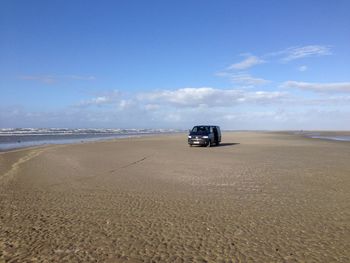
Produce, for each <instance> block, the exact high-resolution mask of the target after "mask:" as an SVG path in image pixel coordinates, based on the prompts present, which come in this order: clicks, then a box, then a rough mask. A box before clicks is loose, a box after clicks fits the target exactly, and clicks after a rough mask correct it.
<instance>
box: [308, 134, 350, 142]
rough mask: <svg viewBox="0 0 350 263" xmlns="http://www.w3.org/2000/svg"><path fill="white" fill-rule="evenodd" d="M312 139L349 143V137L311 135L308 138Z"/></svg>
mask: <svg viewBox="0 0 350 263" xmlns="http://www.w3.org/2000/svg"><path fill="white" fill-rule="evenodd" d="M309 137H311V138H314V139H323V140H333V141H345V142H350V136H346V135H342V136H339V135H338V136H322V135H312V136H309Z"/></svg>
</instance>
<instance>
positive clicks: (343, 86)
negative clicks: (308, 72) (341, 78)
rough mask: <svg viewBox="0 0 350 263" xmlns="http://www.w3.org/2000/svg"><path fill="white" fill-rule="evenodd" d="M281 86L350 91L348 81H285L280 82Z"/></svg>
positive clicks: (319, 90) (318, 90)
mask: <svg viewBox="0 0 350 263" xmlns="http://www.w3.org/2000/svg"><path fill="white" fill-rule="evenodd" d="M282 87H284V88H297V89H301V90H310V91H316V92H350V82H333V83H313V82H299V81H286V82H284V83H283V84H282Z"/></svg>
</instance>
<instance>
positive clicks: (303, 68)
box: [298, 65, 307, 72]
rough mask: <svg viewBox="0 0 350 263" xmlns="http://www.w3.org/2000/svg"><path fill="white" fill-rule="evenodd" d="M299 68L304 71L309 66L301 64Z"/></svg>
mask: <svg viewBox="0 0 350 263" xmlns="http://www.w3.org/2000/svg"><path fill="white" fill-rule="evenodd" d="M298 70H299V71H301V72H304V71H306V70H307V66H305V65H303V66H300V67H298Z"/></svg>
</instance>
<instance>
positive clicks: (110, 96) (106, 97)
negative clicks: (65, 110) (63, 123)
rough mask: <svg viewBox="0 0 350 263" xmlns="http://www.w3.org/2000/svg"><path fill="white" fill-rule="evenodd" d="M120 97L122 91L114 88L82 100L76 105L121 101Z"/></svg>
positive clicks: (95, 104)
mask: <svg viewBox="0 0 350 263" xmlns="http://www.w3.org/2000/svg"><path fill="white" fill-rule="evenodd" d="M120 97H121V92H120V91H118V90H113V91H110V92H106V93H105V94H103V95H100V96H97V97H94V98H91V99H87V100H82V101H80V102H79V103H77V104H76V105H75V106H76V107H88V106H102V105H107V104H114V103H117V102H119V100H120Z"/></svg>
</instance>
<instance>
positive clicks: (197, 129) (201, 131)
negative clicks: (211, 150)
mask: <svg viewBox="0 0 350 263" xmlns="http://www.w3.org/2000/svg"><path fill="white" fill-rule="evenodd" d="M192 132H193V133H198V134H207V133H209V127H208V126H194V127H193V129H192Z"/></svg>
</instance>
